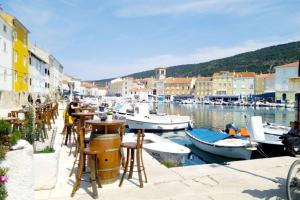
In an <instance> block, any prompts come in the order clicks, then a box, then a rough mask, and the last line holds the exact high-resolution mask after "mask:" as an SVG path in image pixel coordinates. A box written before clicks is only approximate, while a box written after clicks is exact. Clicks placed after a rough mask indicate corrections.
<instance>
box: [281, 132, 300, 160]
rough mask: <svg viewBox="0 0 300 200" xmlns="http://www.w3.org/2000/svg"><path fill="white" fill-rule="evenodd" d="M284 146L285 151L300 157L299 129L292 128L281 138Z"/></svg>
mask: <svg viewBox="0 0 300 200" xmlns="http://www.w3.org/2000/svg"><path fill="white" fill-rule="evenodd" d="M280 139H282V143H283V144H284V150H285V151H286V152H287V153H288V154H290V155H292V156H296V155H300V134H299V129H298V128H291V130H290V131H289V132H288V133H287V134H284V135H282V136H281V137H280Z"/></svg>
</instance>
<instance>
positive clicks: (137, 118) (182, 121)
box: [126, 104, 192, 131]
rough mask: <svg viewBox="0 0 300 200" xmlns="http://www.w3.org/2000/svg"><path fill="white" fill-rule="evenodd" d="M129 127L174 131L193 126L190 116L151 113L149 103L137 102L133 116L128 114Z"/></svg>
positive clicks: (127, 122)
mask: <svg viewBox="0 0 300 200" xmlns="http://www.w3.org/2000/svg"><path fill="white" fill-rule="evenodd" d="M126 124H127V125H128V127H129V129H132V130H134V129H145V130H153V131H173V130H184V129H188V128H192V121H191V119H190V117H189V116H180V115H166V114H153V115H152V114H149V106H148V105H147V104H136V105H135V106H134V114H133V116H130V115H126Z"/></svg>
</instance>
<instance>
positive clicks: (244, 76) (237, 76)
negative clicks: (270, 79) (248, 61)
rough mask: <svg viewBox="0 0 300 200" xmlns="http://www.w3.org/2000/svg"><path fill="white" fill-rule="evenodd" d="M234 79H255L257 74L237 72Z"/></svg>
mask: <svg viewBox="0 0 300 200" xmlns="http://www.w3.org/2000/svg"><path fill="white" fill-rule="evenodd" d="M234 77H236V78H239V77H241V78H254V77H255V72H236V73H234Z"/></svg>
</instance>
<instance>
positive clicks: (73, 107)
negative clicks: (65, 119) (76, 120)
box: [68, 97, 81, 116]
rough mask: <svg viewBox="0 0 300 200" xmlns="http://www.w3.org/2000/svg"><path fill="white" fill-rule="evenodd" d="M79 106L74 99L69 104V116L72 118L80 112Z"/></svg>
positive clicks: (77, 101)
mask: <svg viewBox="0 0 300 200" xmlns="http://www.w3.org/2000/svg"><path fill="white" fill-rule="evenodd" d="M80 109H81V108H80V104H79V98H78V97H75V98H74V99H73V101H72V102H71V103H70V104H69V109H68V113H69V115H70V116H72V115H73V114H74V113H76V112H77V111H78V110H80Z"/></svg>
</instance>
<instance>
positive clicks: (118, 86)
mask: <svg viewBox="0 0 300 200" xmlns="http://www.w3.org/2000/svg"><path fill="white" fill-rule="evenodd" d="M123 82H124V80H123V79H122V78H116V79H113V80H111V81H110V82H109V83H108V91H107V92H108V95H109V96H121V95H122V91H123Z"/></svg>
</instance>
